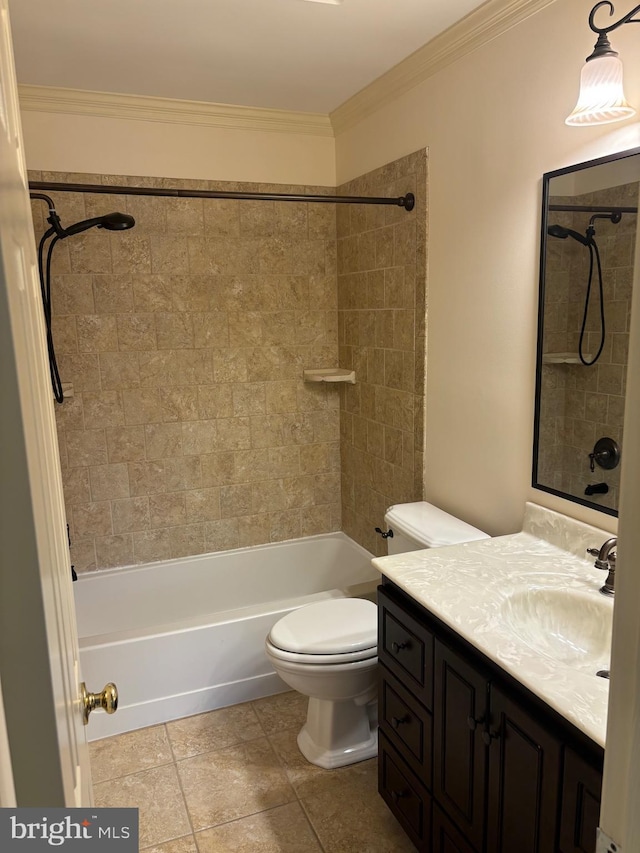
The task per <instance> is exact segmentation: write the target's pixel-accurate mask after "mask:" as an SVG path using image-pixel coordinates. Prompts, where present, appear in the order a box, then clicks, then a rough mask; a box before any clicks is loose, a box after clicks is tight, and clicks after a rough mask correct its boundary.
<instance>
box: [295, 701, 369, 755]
mask: <svg viewBox="0 0 640 853" xmlns="http://www.w3.org/2000/svg"><path fill="white" fill-rule="evenodd" d="M298 748H299V749H300V752H301V753H302V754H303V755H304V757H305V758H306V759H307V761H309V762H311V764H316V765H317V766H318V767H323V768H324V769H325V770H333V769H334V768H336V767H344V766H345V765H347V764H356V763H357V762H358V761H365V760H366V759H368V758H374V757H375V756H376V755H377V754H378V714H377V702H375V701H374V702H370V703H369V704H367V705H356V703H355V702H354V701H353V700H349V701H346V702H332V701H329V700H327V699H314V698H311V699H309V707H308V709H307V721H306V723H305V724H304V726H303V727H302V729H301V730H300V732H299V733H298Z"/></svg>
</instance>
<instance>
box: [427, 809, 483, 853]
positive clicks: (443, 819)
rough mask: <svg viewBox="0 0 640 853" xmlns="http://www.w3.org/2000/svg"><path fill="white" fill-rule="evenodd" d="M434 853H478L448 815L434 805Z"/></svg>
mask: <svg viewBox="0 0 640 853" xmlns="http://www.w3.org/2000/svg"><path fill="white" fill-rule="evenodd" d="M432 853H476V850H475V848H473V847H472V846H471V845H470V844H469V842H468V841H467V839H466V838H465V837H464V835H462V834H461V833H460V831H459V830H458V829H457V828H456V827H455V826H454V824H452V823H451V821H450V820H449V818H448V817H447V816H446V814H445V813H444V812H443V811H442V810H441V809H439V808H438V806H437V805H436V804H435V802H434V804H433V846H432Z"/></svg>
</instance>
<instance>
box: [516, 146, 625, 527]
mask: <svg viewBox="0 0 640 853" xmlns="http://www.w3.org/2000/svg"><path fill="white" fill-rule="evenodd" d="M639 193H640V149H634V150H633V151H626V152H622V153H620V154H617V155H614V156H611V157H605V158H601V159H600V160H595V161H591V162H588V163H580V164H577V165H575V166H571V167H568V168H565V169H560V170H558V171H556V172H549V173H547V174H545V175H544V177H543V210H542V229H541V231H542V239H541V258H540V299H539V317H538V359H537V374H536V415H535V425H534V459H533V476H532V485H533V486H534V488H537V489H542V490H543V491H547V492H551V493H552V494H555V495H558V496H560V497H563V498H566V499H568V500H572V501H575V502H577V503H581V504H583V505H585V506H589V507H592V508H594V509H598V510H601V511H602V512H605V513H608V514H609V515H617V514H618V513H617V509H618V493H619V482H620V469H619V467H617V465H614V464H610V463H611V462H613V461H614V457H616V458H617V461H619V458H620V452H621V448H622V445H623V418H624V403H625V382H626V370H627V352H628V346H629V332H630V328H629V316H630V306H631V295H632V289H633V280H634V272H635V260H636V259H635V250H636V223H637V213H638V196H639ZM605 442H606V443H607V447H608V446H609V445H611V446H612V447H615V448H616V449H617V453H614V454H610V453H609V451H607V452H606V453H603V452H602V450H603V444H604V443H605ZM601 468H604V469H606V473H603V471H602V470H600V469H601ZM603 481H604V482H603Z"/></svg>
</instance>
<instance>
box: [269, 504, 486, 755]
mask: <svg viewBox="0 0 640 853" xmlns="http://www.w3.org/2000/svg"><path fill="white" fill-rule="evenodd" d="M385 523H386V525H387V527H388V528H389V531H392V532H387V534H386V541H387V545H388V552H389V554H398V553H402V552H404V551H414V550H418V549H424V548H433V547H438V546H441V545H453V544H459V543H461V542H469V541H472V540H474V539H484V538H488V537H487V534H486V533H483V532H482V531H481V530H478V529H477V528H475V527H471V525H469V524H466V523H465V522H463V521H460V519H457V518H454V517H453V516H451V515H449V514H448V513H446V512H443V511H442V510H440V509H438V508H437V507H434V506H432V505H431V504H428V503H426V502H424V501H418V502H415V503H410V504H398V505H396V506H392V507H390V508H389V509H388V510H387V514H386V515H385ZM265 651H266V654H267V657H268V659H269V661H270V662H271V665H272V666H273V668H274V670H275V671H276V672H277V673H278V675H279V676H280V678H281V679H282V680H283V681H284V682H285V684H288V685H289V687H292V688H293V689H294V690H297V691H298V692H299V693H302V694H303V695H305V696H308V697H309V705H308V708H307V719H306V722H305V724H304V726H303V727H302V729H301V730H300V732H299V734H298V747H299V749H300V752H301V753H302V754H303V755H304V757H305V758H306V759H307V760H308V761H310V762H311V763H312V764H317V765H318V766H319V767H324V768H326V769H332V768H334V767H342V766H344V765H346V764H355V763H356V762H357V761H364V760H365V759H367V758H372V757H373V756H375V755H376V754H377V751H378V719H377V700H376V694H377V665H378V656H377V608H376V606H375V604H373V603H372V602H371V601H368V600H366V599H361V598H338V599H331V600H328V601H321V602H318V603H316V604H309V605H307V606H306V607H301V608H299V609H298V610H294V611H292V612H291V613H288V614H287V615H286V616H284V617H283V618H282V619H280V620H279V621H278V622H276V624H275V625H274V626H273V628H272V629H271V631H270V633H269V636H268V637H267V639H266V642H265Z"/></svg>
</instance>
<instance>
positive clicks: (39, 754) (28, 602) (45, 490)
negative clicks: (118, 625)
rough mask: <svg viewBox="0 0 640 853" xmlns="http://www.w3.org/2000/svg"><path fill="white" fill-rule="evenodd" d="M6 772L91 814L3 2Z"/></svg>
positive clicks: (2, 665) (1, 486)
mask: <svg viewBox="0 0 640 853" xmlns="http://www.w3.org/2000/svg"><path fill="white" fill-rule="evenodd" d="M0 395H1V397H0V402H1V408H0V557H1V561H0V673H1V679H2V700H3V705H4V717H5V725H6V735H7V739H8V743H9V749H10V758H9V759H8V757H7V755H6V752H5V750H3V756H0V763H1V764H2V767H1V768H0V769H2V770H3V772H5V773H6V772H7V771H8V770H10V771H11V773H12V776H13V786H14V788H15V797H16V800H17V804H18V805H19V806H29V805H33V806H38V805H48V806H68V807H72V806H86V805H90V804H91V778H90V774H89V757H88V747H87V742H86V736H85V731H84V726H83V721H82V713H81V707H80V696H79V694H80V691H79V683H80V680H81V679H80V672H79V666H78V660H79V654H78V639H77V635H76V627H75V613H74V603H73V590H72V586H71V574H70V565H69V551H68V548H67V541H66V521H65V514H64V502H63V495H62V481H61V475H60V465H59V460H58V451H57V443H56V428H55V419H54V413H53V397H52V391H51V386H50V383H49V376H48V367H47V362H46V354H45V330H44V321H43V318H42V307H41V302H40V292H39V282H38V275H37V266H36V252H35V244H34V236H33V226H32V222H31V209H30V202H29V196H28V188H27V177H26V167H25V158H24V153H23V147H22V133H21V128H20V119H19V111H18V93H17V86H16V79H15V70H14V65H13V52H12V47H11V35H10V29H9V12H8V5H7V0H0Z"/></svg>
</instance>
